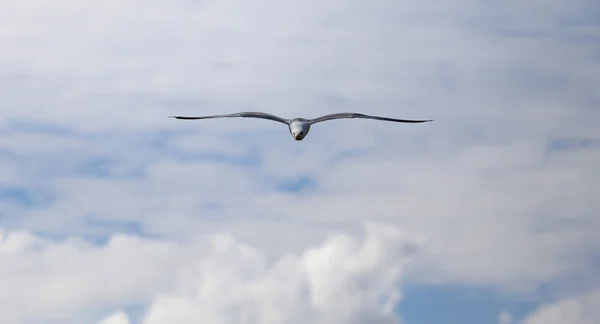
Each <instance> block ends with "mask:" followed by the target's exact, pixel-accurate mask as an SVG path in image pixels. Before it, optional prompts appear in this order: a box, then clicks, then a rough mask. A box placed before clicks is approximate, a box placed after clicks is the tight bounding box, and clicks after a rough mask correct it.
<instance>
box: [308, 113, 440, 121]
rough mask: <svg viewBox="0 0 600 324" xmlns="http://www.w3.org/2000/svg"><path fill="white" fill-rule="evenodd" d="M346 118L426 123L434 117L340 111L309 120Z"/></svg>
mask: <svg viewBox="0 0 600 324" xmlns="http://www.w3.org/2000/svg"><path fill="white" fill-rule="evenodd" d="M346 118H363V119H376V120H384V121H393V122H399V123H424V122H430V121H433V120H432V119H422V120H414V119H396V118H388V117H380V116H372V115H365V114H360V113H338V114H331V115H325V116H321V117H318V118H315V119H311V120H309V121H308V122H309V123H310V124H316V123H320V122H324V121H326V120H333V119H346Z"/></svg>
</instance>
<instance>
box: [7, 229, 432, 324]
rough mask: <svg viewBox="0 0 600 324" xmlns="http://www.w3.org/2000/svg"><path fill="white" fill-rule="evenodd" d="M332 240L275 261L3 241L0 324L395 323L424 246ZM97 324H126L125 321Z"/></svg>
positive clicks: (151, 247) (239, 253) (217, 248)
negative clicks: (130, 310) (131, 310)
mask: <svg viewBox="0 0 600 324" xmlns="http://www.w3.org/2000/svg"><path fill="white" fill-rule="evenodd" d="M361 236H362V237H360V236H358V237H357V236H355V235H351V234H348V233H342V232H338V233H332V234H331V235H330V236H329V238H327V239H326V240H325V241H324V242H323V243H322V244H319V245H316V246H313V247H310V248H307V249H306V250H305V251H303V252H302V253H301V254H294V253H288V254H285V255H281V256H279V257H278V258H276V259H271V258H269V257H267V255H265V253H264V252H263V251H261V250H260V249H259V248H255V247H251V246H249V245H247V244H244V243H242V242H240V241H238V240H236V239H235V238H234V237H232V236H231V235H229V234H216V235H213V236H211V237H207V238H206V240H203V239H198V240H197V241H196V242H192V243H173V242H166V241H156V240H151V239H142V238H138V237H134V236H114V237H112V238H111V239H110V241H109V242H108V243H107V244H105V245H104V246H94V245H90V244H89V243H86V242H83V241H80V240H74V239H70V240H66V241H62V242H54V241H47V240H44V239H41V238H39V237H36V236H33V235H31V234H27V233H18V232H14V233H13V232H10V233H4V234H3V236H2V237H1V240H0V251H2V254H0V261H1V262H2V264H3V267H2V269H0V274H1V275H2V278H4V279H3V280H6V284H5V285H3V289H2V291H1V292H0V301H2V302H1V303H0V305H2V306H1V309H2V312H1V313H0V319H1V320H2V322H3V323H34V322H39V321H45V322H46V323H50V322H52V323H53V322H56V323H59V322H60V323H82V321H83V322H90V320H92V319H93V318H94V316H99V314H101V313H103V312H105V311H106V310H107V309H110V308H114V309H117V308H120V307H121V305H125V306H128V305H129V306H131V305H137V304H140V303H145V302H147V303H148V304H149V306H148V309H147V311H146V314H145V316H144V317H143V320H142V321H141V323H144V324H158V323H190V322H211V323H223V324H226V323H241V322H243V323H306V322H311V323H364V322H369V323H398V321H399V319H398V317H397V314H395V313H394V307H395V306H396V305H397V304H398V303H399V302H400V300H401V299H402V291H401V285H402V283H403V278H404V275H405V270H406V267H407V266H408V265H409V264H410V261H411V259H412V257H413V255H414V254H415V253H416V252H417V251H418V248H419V246H420V245H421V244H422V242H421V241H419V240H415V239H413V238H411V237H407V236H406V235H405V234H404V233H403V232H402V231H401V230H399V229H398V228H397V227H394V226H391V225H389V224H367V225H366V226H365V232H364V235H361ZM100 323H103V324H109V323H110V324H121V323H130V319H129V318H128V315H127V314H126V313H125V312H124V311H118V310H117V311H115V313H114V314H112V315H109V316H106V317H104V318H103V319H102V320H101V321H100Z"/></svg>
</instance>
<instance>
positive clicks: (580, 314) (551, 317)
mask: <svg viewBox="0 0 600 324" xmlns="http://www.w3.org/2000/svg"><path fill="white" fill-rule="evenodd" d="M599 306H600V290H594V291H591V292H588V293H586V294H584V295H581V296H576V297H569V298H564V299H561V300H559V301H557V302H555V303H551V304H547V305H543V306H541V307H539V308H538V309H537V310H535V312H533V313H532V314H530V315H529V316H527V317H526V318H525V319H524V320H523V321H522V322H521V323H522V324H542V323H544V324H559V323H572V324H593V323H596V322H598V318H600V311H599V308H598V307H599Z"/></svg>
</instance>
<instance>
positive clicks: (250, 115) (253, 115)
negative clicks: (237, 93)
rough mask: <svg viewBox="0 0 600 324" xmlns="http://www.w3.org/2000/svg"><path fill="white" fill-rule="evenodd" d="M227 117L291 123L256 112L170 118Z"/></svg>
mask: <svg viewBox="0 0 600 324" xmlns="http://www.w3.org/2000/svg"><path fill="white" fill-rule="evenodd" d="M225 117H246V118H261V119H268V120H273V121H276V122H280V123H284V124H286V125H288V124H289V123H290V121H289V120H288V119H285V118H281V117H279V116H275V115H271V114H267V113H262V112H255V111H245V112H239V113H234V114H222V115H212V116H198V117H187V116H169V118H177V119H209V118H225Z"/></svg>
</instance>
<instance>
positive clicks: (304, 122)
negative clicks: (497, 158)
mask: <svg viewBox="0 0 600 324" xmlns="http://www.w3.org/2000/svg"><path fill="white" fill-rule="evenodd" d="M227 117H244V118H260V119H267V120H272V121H276V122H279V123H282V124H286V125H287V126H288V128H289V130H290V134H292V137H294V139H295V140H296V141H301V140H303V139H304V138H305V137H306V135H307V134H308V132H309V131H310V126H311V125H313V124H316V123H320V122H324V121H327V120H334V119H346V118H363V119H376V120H384V121H392V122H399V123H425V122H430V121H433V120H432V119H425V120H412V119H395V118H388V117H380V116H372V115H365V114H361V113H337V114H330V115H325V116H321V117H318V118H314V119H304V118H294V119H286V118H282V117H279V116H275V115H271V114H267V113H264V112H255V111H245V112H238V113H233V114H222V115H212V116H198V117H189V116H169V118H176V119H186V120H192V119H210V118H227Z"/></svg>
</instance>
